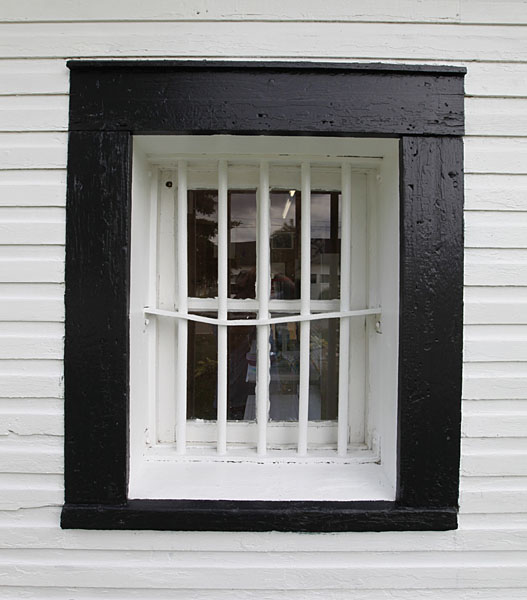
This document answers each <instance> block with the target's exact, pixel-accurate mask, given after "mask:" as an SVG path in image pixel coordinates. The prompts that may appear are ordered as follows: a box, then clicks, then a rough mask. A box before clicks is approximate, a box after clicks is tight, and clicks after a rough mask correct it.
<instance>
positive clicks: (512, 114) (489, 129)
mask: <svg viewBox="0 0 527 600" xmlns="http://www.w3.org/2000/svg"><path fill="white" fill-rule="evenodd" d="M0 106H1V105H0ZM465 110H466V114H465V118H466V125H465V132H466V135H477V136H481V135H485V136H507V135H509V136H523V137H525V136H527V98H508V99H506V98H467V99H466V100H465ZM0 118H1V112H0Z"/></svg>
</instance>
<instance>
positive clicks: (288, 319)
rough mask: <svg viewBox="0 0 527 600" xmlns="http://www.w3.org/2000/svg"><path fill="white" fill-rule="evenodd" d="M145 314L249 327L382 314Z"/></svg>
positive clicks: (149, 311) (148, 310)
mask: <svg viewBox="0 0 527 600" xmlns="http://www.w3.org/2000/svg"><path fill="white" fill-rule="evenodd" d="M144 314H145V315H156V316H158V317H169V318H172V319H185V320H188V321H196V322H197V323H208V324H210V325H227V326H234V327H236V326H238V327H248V326H250V325H274V324H276V323H297V322H299V321H321V320H322V319H342V318H346V317H364V316H366V315H378V316H380V315H381V309H380V308H362V309H359V310H344V311H339V312H326V313H316V314H310V315H288V316H285V317H269V318H266V319H232V320H230V321H229V320H226V319H214V318H211V317H202V316H201V315H193V314H189V313H179V312H175V311H171V310H161V309H160V308H149V307H145V309H144Z"/></svg>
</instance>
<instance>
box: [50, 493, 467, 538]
mask: <svg viewBox="0 0 527 600" xmlns="http://www.w3.org/2000/svg"><path fill="white" fill-rule="evenodd" d="M61 524H62V527H63V528H65V529H69V528H82V529H152V530H161V531H163V530H180V531H224V530H229V531H301V532H329V531H386V530H387V529H389V530H392V531H422V530H427V529H428V530H434V531H445V530H448V529H455V528H456V525H457V522H456V510H455V509H452V508H446V509H435V510H433V509H432V510H428V509H422V510H416V509H411V508H410V509H408V508H399V507H398V506H397V505H395V504H394V503H393V502H254V501H250V502H249V501H232V500H231V501H229V500H131V501H130V502H129V503H128V504H127V505H126V506H123V507H113V506H97V507H93V506H77V505H66V506H65V507H64V510H63V513H62V522H61Z"/></svg>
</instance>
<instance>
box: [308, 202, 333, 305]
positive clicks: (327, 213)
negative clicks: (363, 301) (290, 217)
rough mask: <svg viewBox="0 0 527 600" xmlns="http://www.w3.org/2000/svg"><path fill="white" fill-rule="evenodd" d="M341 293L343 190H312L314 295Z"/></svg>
mask: <svg viewBox="0 0 527 600" xmlns="http://www.w3.org/2000/svg"><path fill="white" fill-rule="evenodd" d="M339 293H340V193H339V192H318V193H316V192H314V193H312V194H311V299H312V300H334V299H336V298H338V297H339Z"/></svg>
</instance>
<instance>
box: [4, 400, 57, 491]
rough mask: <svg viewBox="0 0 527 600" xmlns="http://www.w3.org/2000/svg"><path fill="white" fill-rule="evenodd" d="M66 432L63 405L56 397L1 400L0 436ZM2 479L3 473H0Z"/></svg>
mask: <svg viewBox="0 0 527 600" xmlns="http://www.w3.org/2000/svg"><path fill="white" fill-rule="evenodd" d="M9 433H15V434H17V435H58V436H62V435H63V434H64V418H63V407H62V405H61V403H60V402H59V401H57V399H56V398H27V399H25V400H22V401H21V400H19V399H6V398H2V400H0V436H1V435H7V434H9ZM0 479H1V474H0Z"/></svg>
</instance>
